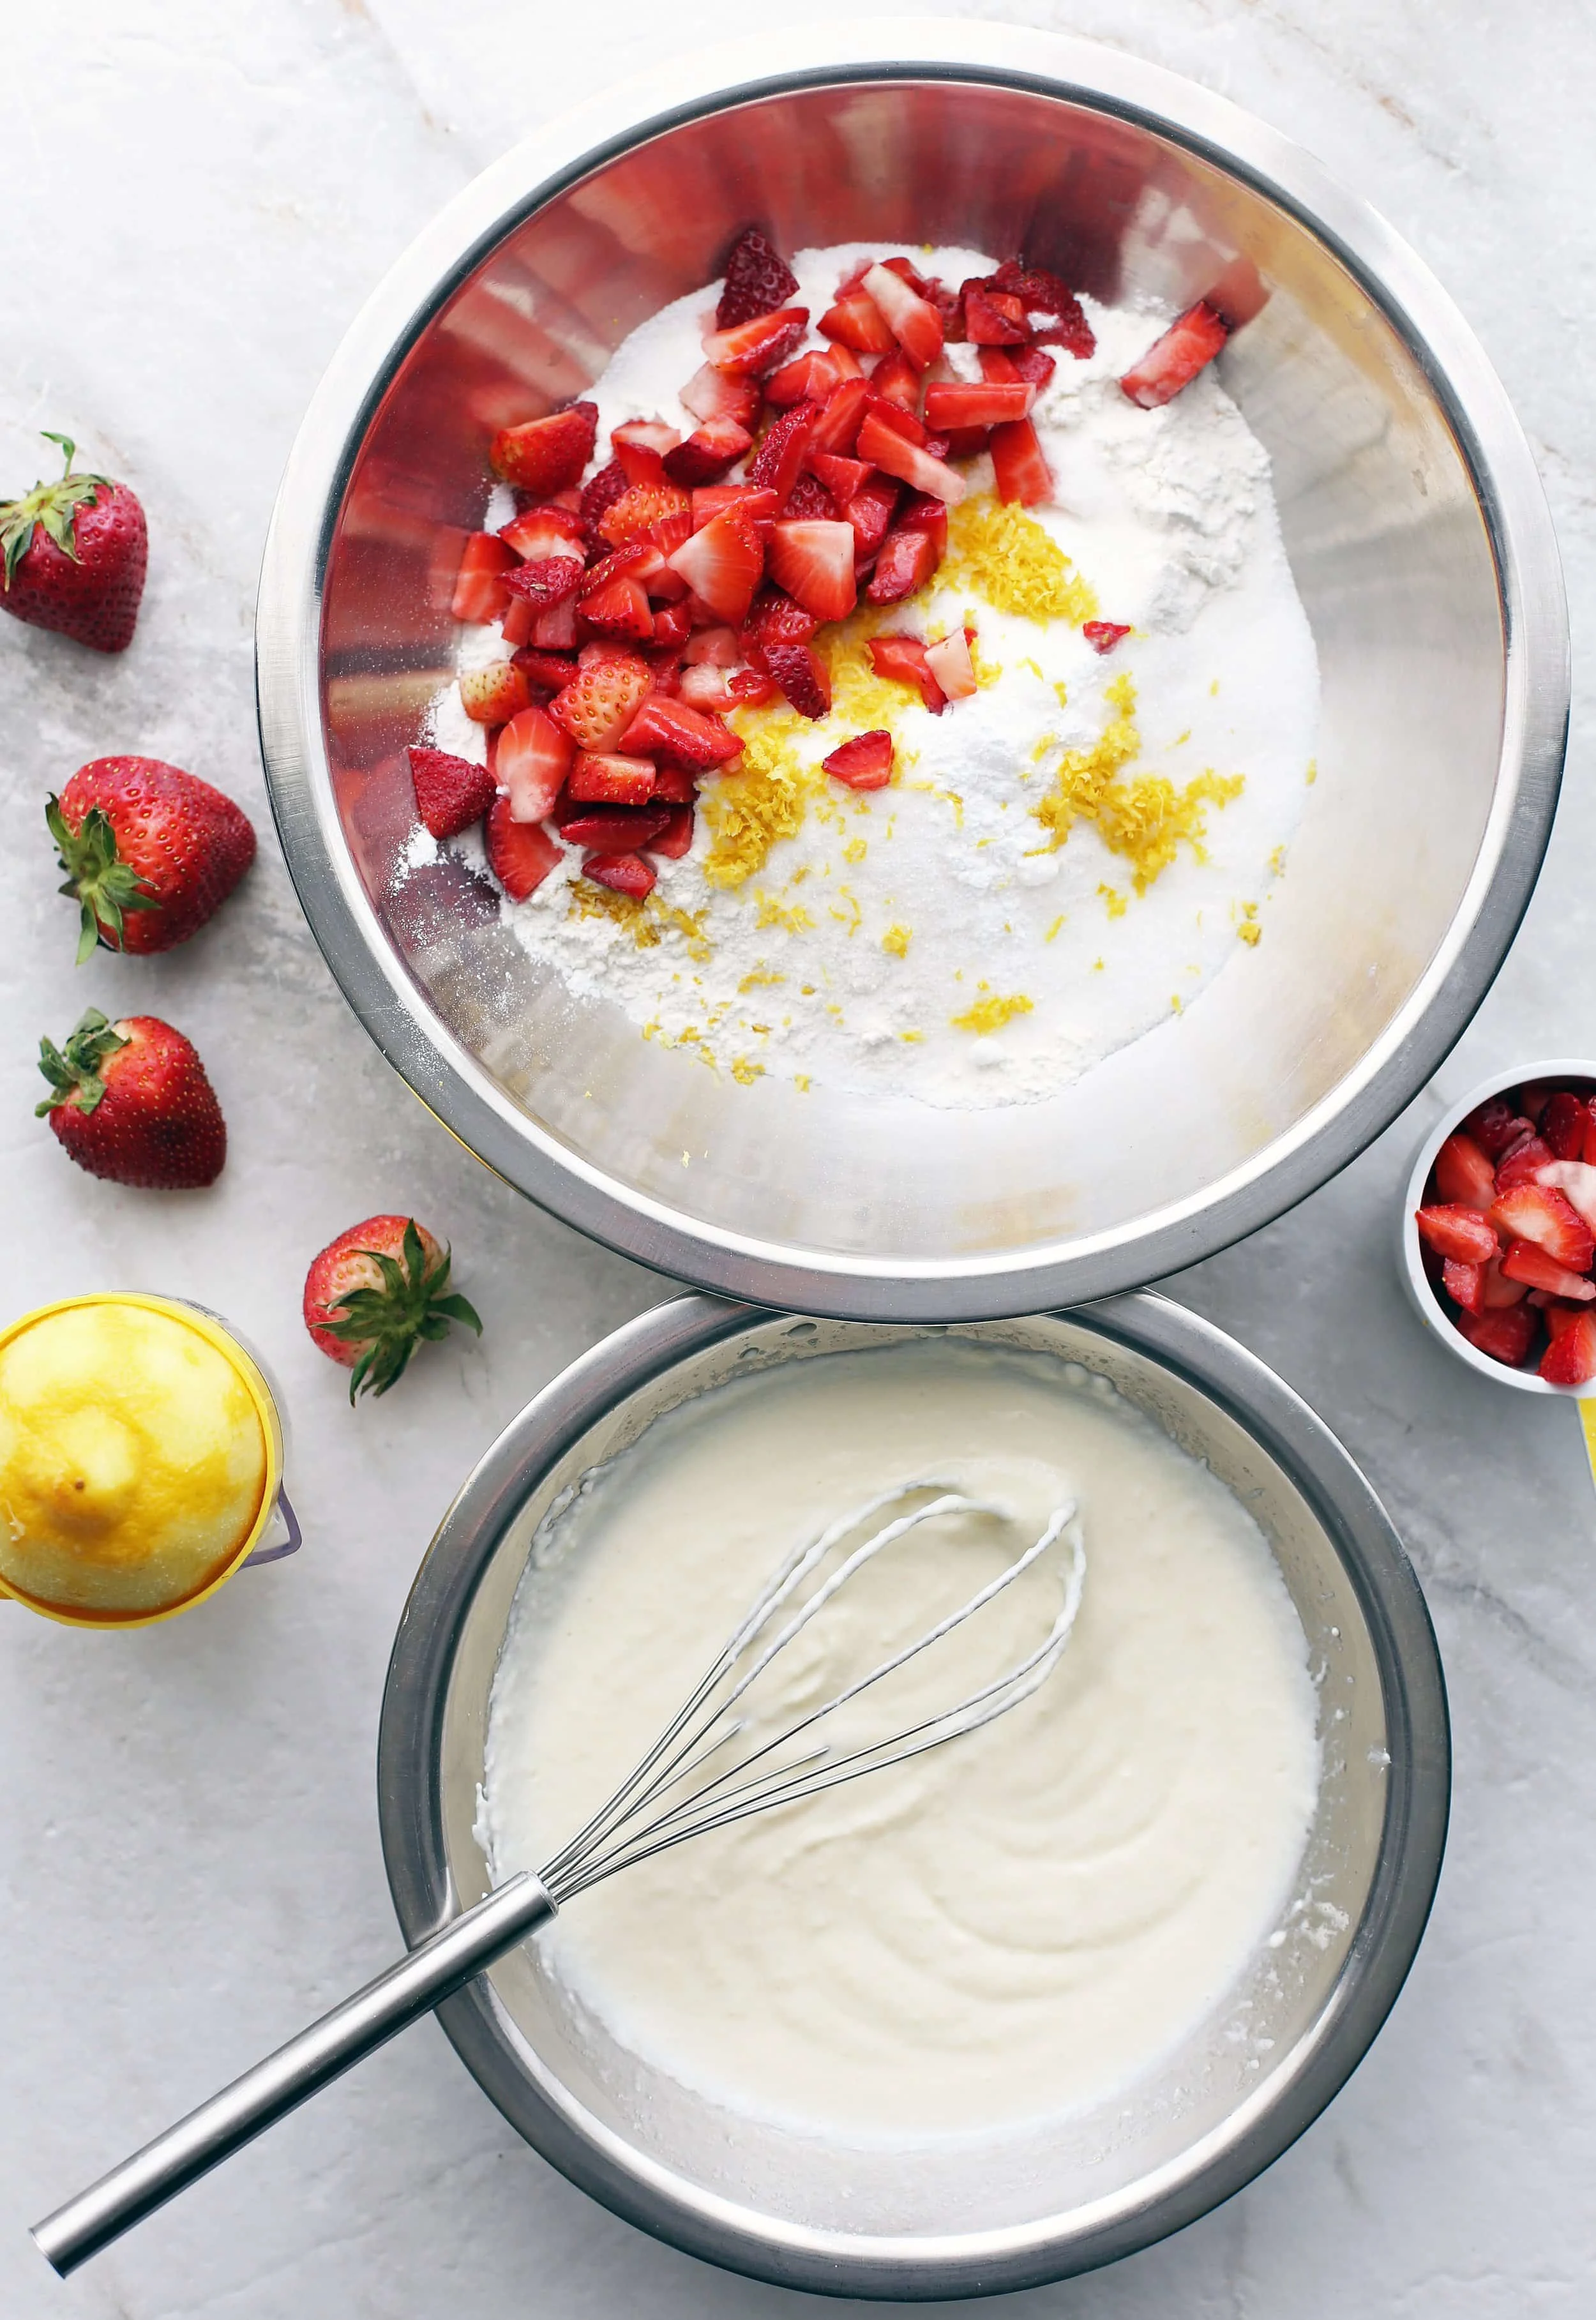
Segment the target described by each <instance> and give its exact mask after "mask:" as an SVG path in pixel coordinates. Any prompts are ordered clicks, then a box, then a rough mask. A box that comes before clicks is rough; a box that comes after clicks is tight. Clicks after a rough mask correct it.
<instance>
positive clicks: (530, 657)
mask: <svg viewBox="0 0 1596 2320" xmlns="http://www.w3.org/2000/svg"><path fill="white" fill-rule="evenodd" d="M515 666H516V667H517V668H518V669H520V671H521V675H523V676H524V677H525V679H526V681H527V683H528V684H530V685H531V686H533V687H534V689H537V690H540V691H541V692H544V693H558V691H559V690H560V688H561V686H562V685H567V684H569V683H570V681H571V679H572V678H573V677H574V676H575V675H576V655H575V653H563V652H543V651H541V650H540V648H538V647H537V646H536V645H523V646H522V647H521V650H520V651H519V652H518V653H517V654H516V656H515Z"/></svg>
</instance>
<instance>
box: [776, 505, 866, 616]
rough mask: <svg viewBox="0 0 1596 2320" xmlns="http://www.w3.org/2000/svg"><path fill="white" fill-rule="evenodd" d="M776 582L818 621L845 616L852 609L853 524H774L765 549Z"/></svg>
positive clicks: (853, 593)
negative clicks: (768, 544) (768, 543)
mask: <svg viewBox="0 0 1596 2320" xmlns="http://www.w3.org/2000/svg"><path fill="white" fill-rule="evenodd" d="M767 557H768V562H769V566H770V575H771V577H772V579H773V580H775V583H776V585H777V586H778V587H781V588H784V589H785V590H786V592H787V594H788V595H789V596H792V597H793V598H794V599H795V600H796V602H797V603H800V604H802V605H803V609H804V610H805V612H812V613H813V614H814V616H815V618H816V619H817V620H819V621H841V620H846V619H847V617H848V613H849V612H852V611H853V608H854V603H855V599H856V591H855V586H854V535H853V527H852V525H851V524H847V523H825V522H821V523H805V522H797V523H775V524H772V526H771V528H770V546H769V548H768V550H767Z"/></svg>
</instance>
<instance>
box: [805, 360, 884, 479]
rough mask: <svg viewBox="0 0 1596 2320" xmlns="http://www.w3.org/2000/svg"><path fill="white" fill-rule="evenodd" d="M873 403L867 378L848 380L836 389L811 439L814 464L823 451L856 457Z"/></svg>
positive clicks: (829, 398) (818, 420)
mask: <svg viewBox="0 0 1596 2320" xmlns="http://www.w3.org/2000/svg"><path fill="white" fill-rule="evenodd" d="M869 400H870V382H869V380H868V379H866V378H845V379H844V380H843V382H842V384H841V385H840V386H834V387H833V388H832V390H831V392H830V394H829V395H828V396H827V397H826V400H825V402H824V403H823V404H822V406H821V414H820V417H819V418H818V419H817V420H816V421H815V423H814V431H813V433H812V435H811V436H810V439H809V457H810V460H811V463H812V462H813V461H814V460H815V459H816V458H818V457H819V455H820V453H821V452H822V451H830V452H831V453H833V454H834V455H840V456H842V457H844V458H846V457H848V455H850V454H851V453H852V451H853V448H854V445H855V443H856V442H857V440H858V432H859V421H860V420H861V419H862V418H863V417H864V415H865V406H866V403H868V402H869Z"/></svg>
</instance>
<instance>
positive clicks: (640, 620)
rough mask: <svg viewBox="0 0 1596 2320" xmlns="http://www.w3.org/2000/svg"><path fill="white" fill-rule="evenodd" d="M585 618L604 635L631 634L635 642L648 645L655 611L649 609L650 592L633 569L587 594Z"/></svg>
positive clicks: (583, 601) (583, 606)
mask: <svg viewBox="0 0 1596 2320" xmlns="http://www.w3.org/2000/svg"><path fill="white" fill-rule="evenodd" d="M582 617H583V619H584V620H585V621H586V622H587V624H588V626H589V628H593V629H597V630H599V632H600V633H601V635H603V636H607V637H629V638H630V639H631V640H632V641H633V642H634V643H636V644H648V643H650V642H651V641H652V639H653V636H654V614H653V612H652V611H651V610H650V609H649V604H648V590H647V589H646V588H645V587H644V585H643V584H642V582H641V581H640V580H639V579H638V577H637V576H636V575H635V574H633V573H630V572H618V573H617V574H616V575H615V577H614V578H613V579H612V580H606V581H605V582H604V584H603V586H602V587H598V588H594V589H590V590H588V591H587V592H586V593H585V594H584V595H583V598H582Z"/></svg>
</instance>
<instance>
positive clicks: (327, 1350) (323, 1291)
mask: <svg viewBox="0 0 1596 2320" xmlns="http://www.w3.org/2000/svg"><path fill="white" fill-rule="evenodd" d="M454 1321H463V1322H464V1323H465V1325H466V1327H467V1328H468V1329H475V1330H476V1334H477V1336H478V1337H481V1335H482V1323H481V1321H480V1320H479V1319H477V1316H476V1311H475V1310H474V1308H473V1307H472V1306H470V1305H468V1304H467V1301H466V1300H465V1299H464V1298H463V1297H462V1296H460V1295H459V1293H458V1291H450V1289H449V1251H448V1249H447V1248H444V1247H442V1246H440V1243H439V1242H438V1241H436V1240H435V1239H434V1238H433V1237H432V1235H431V1233H430V1232H429V1231H428V1230H427V1228H426V1227H425V1226H424V1225H418V1224H417V1222H416V1220H415V1219H414V1218H413V1217H367V1219H366V1221H365V1223H364V1224H358V1225H351V1226H350V1227H349V1230H348V1232H341V1233H340V1235H339V1236H338V1238H337V1239H336V1240H334V1241H329V1242H328V1244H327V1246H326V1247H325V1248H324V1249H323V1250H322V1253H321V1255H319V1256H318V1257H316V1258H314V1259H313V1262H312V1264H311V1269H310V1271H309V1272H308V1273H306V1274H305V1276H304V1326H305V1328H307V1329H308V1330H309V1331H310V1333H311V1336H312V1337H313V1338H314V1339H315V1341H316V1343H317V1345H318V1346H320V1347H321V1348H322V1352H323V1353H324V1354H327V1355H330V1356H331V1359H332V1360H333V1361H335V1362H341V1363H342V1364H343V1365H344V1366H345V1368H346V1369H349V1371H350V1372H351V1373H352V1374H351V1376H350V1378H349V1404H350V1407H351V1408H353V1406H354V1400H355V1396H356V1395H357V1394H358V1393H361V1392H363V1391H367V1389H369V1390H370V1391H372V1392H373V1393H379V1394H380V1393H386V1391H387V1390H388V1388H389V1387H390V1386H391V1385H393V1384H394V1383H395V1382H396V1381H397V1380H398V1379H399V1378H401V1377H403V1376H404V1370H405V1365H406V1364H407V1363H408V1362H409V1360H410V1357H411V1355H412V1354H413V1353H414V1351H415V1349H416V1347H417V1346H418V1345H421V1344H422V1343H423V1342H425V1341H427V1340H430V1339H435V1338H438V1337H447V1336H448V1335H449V1325H450V1323H451V1322H454Z"/></svg>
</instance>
